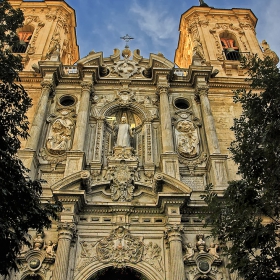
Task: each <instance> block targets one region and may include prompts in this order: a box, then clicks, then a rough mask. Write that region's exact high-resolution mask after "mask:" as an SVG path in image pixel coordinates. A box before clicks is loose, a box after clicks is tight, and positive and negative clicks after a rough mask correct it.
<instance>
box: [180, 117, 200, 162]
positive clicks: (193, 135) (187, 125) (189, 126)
mask: <svg viewBox="0 0 280 280" xmlns="http://www.w3.org/2000/svg"><path fill="white" fill-rule="evenodd" d="M176 136H177V149H178V152H179V153H180V154H181V155H182V156H184V157H195V156H197V155H198V154H199V139H198V133H197V130H196V128H195V127H194V125H193V123H192V122H190V121H186V120H184V121H180V122H179V123H178V124H177V129H176Z"/></svg>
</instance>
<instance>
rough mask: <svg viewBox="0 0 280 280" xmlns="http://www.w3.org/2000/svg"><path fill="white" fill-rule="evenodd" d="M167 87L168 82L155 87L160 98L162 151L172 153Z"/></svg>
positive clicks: (172, 144)
mask: <svg viewBox="0 0 280 280" xmlns="http://www.w3.org/2000/svg"><path fill="white" fill-rule="evenodd" d="M168 88H169V85H168V84H166V85H159V86H158V87H157V90H158V93H159V98H160V102H159V108H160V121H161V136H162V152H163V153H174V143H173V135H172V124H171V115H170V109H169V102H168Z"/></svg>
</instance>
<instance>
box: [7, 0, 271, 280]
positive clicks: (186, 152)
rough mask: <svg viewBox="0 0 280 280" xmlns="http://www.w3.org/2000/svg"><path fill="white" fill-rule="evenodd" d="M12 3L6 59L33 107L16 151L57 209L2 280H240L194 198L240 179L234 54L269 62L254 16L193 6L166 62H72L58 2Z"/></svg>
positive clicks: (68, 21) (125, 55) (72, 43)
mask: <svg viewBox="0 0 280 280" xmlns="http://www.w3.org/2000/svg"><path fill="white" fill-rule="evenodd" d="M10 2H11V4H12V5H13V7H15V8H21V9H22V10H23V12H24V14H25V22H24V26H23V27H22V28H20V29H19V30H18V34H19V37H20V40H21V45H20V46H19V48H18V49H15V50H14V52H15V53H20V54H21V55H22V56H23V63H24V71H23V72H22V73H20V78H21V83H22V85H23V86H24V88H25V89H26V90H27V91H28V93H29V95H30V97H31V98H32V99H33V104H34V105H33V107H32V108H31V110H30V111H29V112H28V117H29V120H30V131H29V134H30V137H29V138H28V139H27V141H23V142H22V148H21V150H20V151H19V156H20V158H21V159H22V161H23V162H24V164H25V166H26V167H27V168H29V169H30V170H31V171H30V176H32V178H33V179H43V180H45V182H44V183H43V184H42V185H43V194H42V202H44V201H51V200H52V199H58V200H60V201H61V202H62V203H63V207H64V210H63V212H62V213H61V214H60V221H58V222H56V221H54V222H53V225H52V228H51V229H49V230H46V231H44V232H41V233H36V232H31V235H32V237H33V248H23V250H22V253H21V255H20V256H19V271H18V272H17V273H12V274H11V275H10V276H9V279H11V280H14V279H18V280H28V279H35V280H50V279H52V280H70V279H71V280H72V279H73V280H85V279H86V280H94V279H96V280H102V279H109V278H110V277H114V279H130V280H134V279H135V280H136V279H141V280H186V279H188V280H199V279H211V280H221V279H227V280H235V279H238V277H237V275H236V274H231V273H230V272H229V271H228V270H227V268H226V265H227V263H228V260H227V258H226V257H225V256H224V255H223V251H222V250H221V246H222V240H213V239H211V238H207V237H208V236H209V235H210V229H209V228H204V227H203V223H204V221H203V220H202V218H201V215H200V214H201V213H202V212H203V209H204V206H205V205H204V203H203V201H202V200H201V198H200V195H202V194H203V193H204V190H205V186H206V185H207V184H210V183H211V184H213V187H214V190H215V191H216V192H217V193H218V195H222V193H223V190H224V189H225V188H226V187H227V182H228V181H230V180H233V179H236V178H237V177H236V176H237V175H236V171H237V168H236V166H235V165H234V163H233V162H232V161H231V160H230V157H229V151H228V147H229V145H230V142H231V141H232V140H233V139H234V138H233V137H234V135H233V133H232V132H231V131H230V127H231V126H232V124H233V118H234V117H237V116H238V115H239V114H240V112H241V109H240V107H238V106H237V105H236V104H234V103H233V99H232V96H233V93H232V90H233V89H236V88H240V87H246V86H248V85H247V84H246V83H245V81H244V78H245V71H244V69H241V67H240V62H239V58H240V56H241V55H248V54H252V53H257V54H258V55H259V56H263V55H273V52H272V51H271V50H270V49H269V46H268V45H267V43H266V42H265V41H263V43H262V47H263V48H261V47H260V45H259V43H258V41H257V39H256V33H255V27H256V22H257V18H256V17H255V15H254V14H253V12H252V11H251V10H249V9H228V10H225V9H215V8H211V7H208V6H207V5H204V4H203V5H201V6H196V7H191V8H190V9H189V10H188V11H186V12H185V13H183V14H182V17H181V20H180V26H179V31H180V36H179V40H178V48H177V50H176V53H175V63H176V64H174V63H173V62H171V61H168V60H167V59H166V58H165V57H164V55H163V54H161V53H158V54H150V57H149V58H144V57H142V56H141V52H140V50H138V49H136V50H134V51H131V50H130V49H129V47H128V46H127V45H126V46H125V48H124V50H118V49H114V50H113V51H112V55H110V56H109V57H103V53H102V52H94V51H91V52H90V53H89V54H88V55H87V56H86V57H84V58H81V59H80V58H79V49H78V45H77V42H76V33H75V26H76V19H75V12H74V10H73V9H72V8H71V7H70V6H69V5H68V4H67V3H66V2H64V1H62V0H45V1H43V2H25V1H22V0H10ZM202 2H203V1H202Z"/></svg>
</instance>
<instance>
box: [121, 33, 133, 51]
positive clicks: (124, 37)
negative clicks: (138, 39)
mask: <svg viewBox="0 0 280 280" xmlns="http://www.w3.org/2000/svg"><path fill="white" fill-rule="evenodd" d="M120 38H121V39H122V40H124V41H125V42H126V44H125V47H126V48H129V47H128V44H127V43H128V42H129V41H130V40H133V39H134V38H132V37H131V36H129V35H128V34H126V35H125V36H123V37H120Z"/></svg>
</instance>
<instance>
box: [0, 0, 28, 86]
mask: <svg viewBox="0 0 280 280" xmlns="http://www.w3.org/2000/svg"><path fill="white" fill-rule="evenodd" d="M23 20H24V17H23V12H22V11H21V10H20V9H12V7H11V5H10V4H9V2H8V1H7V0H0V69H1V71H0V80H1V81H3V82H13V81H14V80H15V79H16V78H17V71H18V70H22V64H21V56H20V55H17V56H16V55H14V54H13V53H12V51H11V49H12V47H14V46H16V45H17V44H18V42H19V38H18V36H17V34H16V30H17V29H18V28H19V27H21V26H22V22H23Z"/></svg>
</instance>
